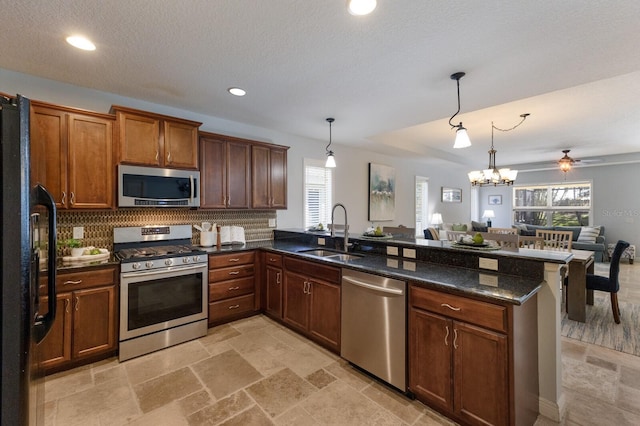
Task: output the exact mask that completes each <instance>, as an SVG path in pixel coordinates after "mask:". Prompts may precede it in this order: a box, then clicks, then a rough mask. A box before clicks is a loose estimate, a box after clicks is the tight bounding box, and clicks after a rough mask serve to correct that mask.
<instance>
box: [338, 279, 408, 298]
mask: <svg viewBox="0 0 640 426" xmlns="http://www.w3.org/2000/svg"><path fill="white" fill-rule="evenodd" d="M342 280H343V281H346V282H348V283H349V284H353V285H357V286H358V287H364V288H368V289H370V290H375V291H379V292H381V293H387V294H392V295H394V296H402V295H403V294H404V290H402V289H399V288H386V287H380V286H377V285H375V284H369V283H365V282H364V281H360V280H356V279H353V278H351V277H344V276H343V277H342Z"/></svg>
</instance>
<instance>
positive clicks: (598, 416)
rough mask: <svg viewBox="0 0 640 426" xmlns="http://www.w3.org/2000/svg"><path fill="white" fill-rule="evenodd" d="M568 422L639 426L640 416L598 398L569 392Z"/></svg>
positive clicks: (567, 393) (588, 425)
mask: <svg viewBox="0 0 640 426" xmlns="http://www.w3.org/2000/svg"><path fill="white" fill-rule="evenodd" d="M566 395H567V414H566V416H565V421H566V422H574V423H576V424H579V425H582V426H603V425H615V426H637V425H640V415H639V414H635V413H632V412H630V411H626V410H623V409H620V408H618V407H616V406H614V405H612V404H609V403H607V402H605V401H602V400H600V399H598V398H590V397H588V396H587V395H583V394H581V393H580V392H573V391H570V390H569V391H567V392H566Z"/></svg>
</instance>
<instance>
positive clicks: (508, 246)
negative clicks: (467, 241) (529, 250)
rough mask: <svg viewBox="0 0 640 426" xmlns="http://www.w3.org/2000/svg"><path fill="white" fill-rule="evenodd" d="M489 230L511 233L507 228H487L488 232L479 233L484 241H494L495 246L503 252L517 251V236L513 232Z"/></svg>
mask: <svg viewBox="0 0 640 426" xmlns="http://www.w3.org/2000/svg"><path fill="white" fill-rule="evenodd" d="M491 229H507V230H509V231H511V229H509V228H489V232H481V233H480V234H481V235H482V237H483V238H484V239H485V241H494V242H495V244H496V245H497V246H498V247H500V248H501V249H503V250H517V249H518V245H519V240H518V234H516V233H514V232H491Z"/></svg>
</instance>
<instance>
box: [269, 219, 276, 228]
mask: <svg viewBox="0 0 640 426" xmlns="http://www.w3.org/2000/svg"><path fill="white" fill-rule="evenodd" d="M275 227H276V220H275V219H269V228H275Z"/></svg>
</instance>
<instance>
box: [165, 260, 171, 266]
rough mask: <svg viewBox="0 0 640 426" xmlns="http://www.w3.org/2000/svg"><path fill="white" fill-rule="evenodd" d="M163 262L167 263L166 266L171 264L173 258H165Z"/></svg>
mask: <svg viewBox="0 0 640 426" xmlns="http://www.w3.org/2000/svg"><path fill="white" fill-rule="evenodd" d="M164 264H165V265H167V266H171V265H173V259H166V260H165V261H164Z"/></svg>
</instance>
